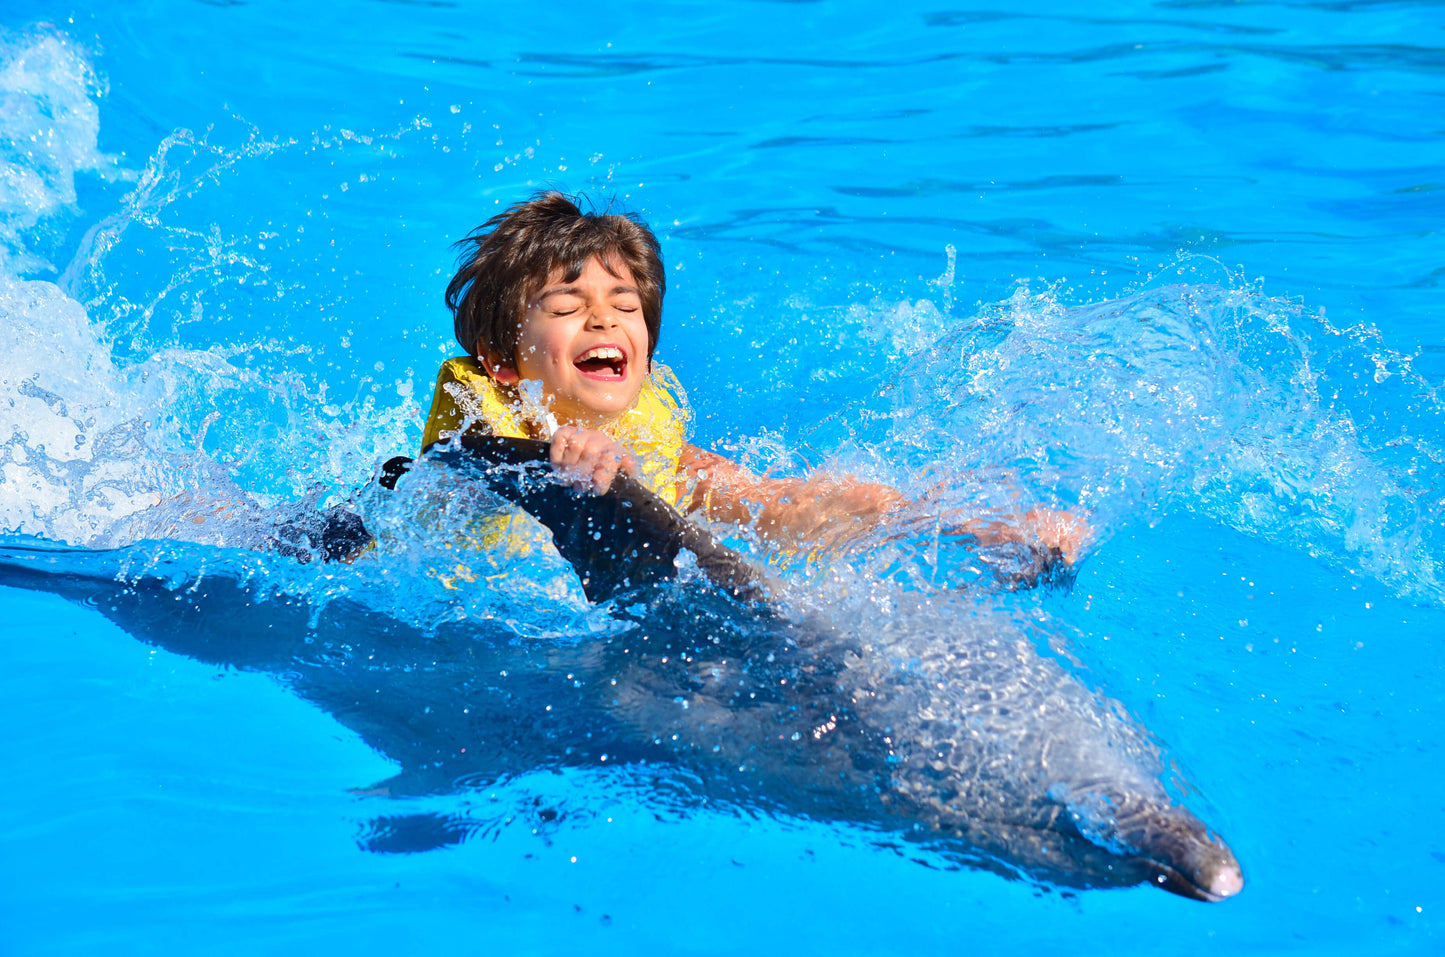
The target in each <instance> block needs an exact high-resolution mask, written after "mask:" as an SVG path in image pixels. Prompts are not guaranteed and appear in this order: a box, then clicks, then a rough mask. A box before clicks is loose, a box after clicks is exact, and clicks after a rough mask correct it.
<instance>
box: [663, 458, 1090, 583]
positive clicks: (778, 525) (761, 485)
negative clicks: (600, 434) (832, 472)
mask: <svg viewBox="0 0 1445 957" xmlns="http://www.w3.org/2000/svg"><path fill="white" fill-rule="evenodd" d="M680 468H681V469H682V471H683V475H684V476H685V478H686V479H687V480H688V481H689V482H690V483H693V495H692V500H691V501H690V502H689V503H688V508H687V510H688V511H698V510H701V511H702V512H703V513H704V514H706V515H707V517H708V518H711V519H713V520H715V521H721V522H731V523H734V524H739V525H743V524H751V525H753V527H754V528H756V529H757V532H758V534H759V535H760V536H761V537H762V538H764V539H767V540H769V541H774V542H778V543H781V544H791V545H821V546H824V547H828V546H833V545H840V544H842V543H844V542H846V541H848V540H849V539H850V538H853V537H854V536H856V535H859V534H862V533H864V532H867V531H869V530H871V529H872V528H874V527H875V526H877V525H878V524H879V523H880V522H882V521H883V519H884V518H885V517H886V516H888V515H889V514H890V513H894V512H898V511H900V510H902V509H903V508H904V507H905V506H907V505H908V504H910V503H909V501H908V500H907V499H906V498H905V497H904V495H903V493H902V492H900V491H898V490H897V489H896V488H893V487H892V486H890V485H880V484H878V483H876V482H859V481H858V480H856V479H854V478H852V477H851V476H841V477H833V476H828V475H813V476H810V477H809V478H807V479H772V478H765V477H763V476H760V475H756V474H754V473H752V472H750V471H748V470H747V469H745V468H743V467H742V466H741V465H738V464H737V463H736V462H733V461H731V460H729V459H726V458H723V457H722V456H721V455H717V454H714V453H712V452H706V451H703V450H702V449H699V448H697V447H696V446H693V445H688V446H684V448H683V454H682V461H681V463H680ZM950 527H951V528H952V529H953V530H954V531H956V532H959V533H962V534H965V535H969V536H972V537H973V538H975V539H977V540H978V542H979V543H980V544H983V545H998V544H1003V543H1007V542H1019V543H1022V544H1030V543H1032V542H1037V543H1040V544H1043V545H1045V546H1048V547H1052V548H1057V549H1058V550H1059V551H1060V552H1061V553H1062V554H1063V556H1064V560H1065V561H1067V562H1069V563H1070V564H1072V563H1073V562H1074V561H1075V560H1077V559H1078V557H1079V551H1080V549H1081V548H1082V547H1083V546H1084V544H1085V543H1086V542H1088V541H1089V539H1090V538H1091V537H1092V532H1091V530H1090V529H1089V525H1088V523H1087V522H1086V521H1085V520H1084V519H1083V518H1081V517H1079V516H1077V515H1074V514H1072V513H1069V512H1056V511H1052V510H1050V509H1033V510H1032V511H1029V512H1026V513H1024V514H1023V515H1020V516H1018V519H1017V521H1016V522H1006V521H998V520H991V519H980V518H971V519H960V520H959V521H958V522H957V523H952V524H951V526H950Z"/></svg>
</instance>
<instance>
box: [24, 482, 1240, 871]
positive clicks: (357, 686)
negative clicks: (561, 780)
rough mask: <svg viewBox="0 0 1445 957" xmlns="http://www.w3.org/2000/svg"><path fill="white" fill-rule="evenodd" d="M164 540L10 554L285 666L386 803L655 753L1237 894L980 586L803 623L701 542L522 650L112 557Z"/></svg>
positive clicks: (391, 832)
mask: <svg viewBox="0 0 1445 957" xmlns="http://www.w3.org/2000/svg"><path fill="white" fill-rule="evenodd" d="M548 494H551V493H550V492H549V493H548ZM578 501H585V498H584V497H579V498H578ZM631 508H632V506H623V510H624V511H628V510H629V509H631ZM644 524H646V523H644ZM633 532H634V533H637V534H641V536H642V539H643V540H645V539H646V535H647V533H648V529H647V528H643V529H642V530H641V532H640V533H638V532H637V530H636V529H634V530H633ZM587 540H591V537H590V536H587ZM628 540H629V541H633V542H634V543H635V542H636V541H637V539H636V538H633V539H628ZM674 544H675V543H674ZM693 544H694V545H696V544H697V542H694V543H693ZM704 545H705V543H704ZM699 547H702V546H699ZM144 548H145V546H135V547H133V549H131V550H121V551H118V552H109V553H99V552H91V553H83V552H77V551H68V550H59V549H53V548H33V549H26V548H23V547H17V546H12V547H9V548H5V549H0V583H3V584H7V585H13V586H19V587H27V588H38V589H44V590H47V591H51V592H55V593H58V594H61V595H63V596H65V597H67V598H70V599H73V600H77V601H81V602H83V603H85V604H86V605H88V606H90V607H93V608H95V609H97V610H98V611H100V612H101V613H102V614H104V615H105V616H106V617H108V618H110V619H112V620H113V621H115V622H116V623H117V624H119V625H120V626H121V627H122V628H124V629H125V630H127V631H128V632H130V633H131V634H133V635H135V636H137V637H138V638H140V639H141V640H143V641H146V642H149V643H152V644H155V645H159V646H162V647H165V648H167V649H170V650H172V651H176V652H179V653H182V654H185V655H188V656H190V657H193V658H197V659H199V660H203V661H208V662H217V663H224V664H227V665H231V666H234V667H237V668H242V669H247V670H258V671H264V672H268V673H271V674H277V675H281V674H284V675H285V681H286V683H287V685H288V687H290V688H291V689H292V690H294V691H295V692H296V693H297V694H299V695H301V696H303V697H305V698H307V699H309V700H311V701H313V702H315V703H316V704H317V705H319V706H320V707H322V708H323V709H325V710H326V711H328V712H329V713H331V714H332V715H334V716H335V717H336V718H337V719H338V720H339V721H341V722H342V723H343V724H345V725H347V726H349V727H351V728H353V729H354V730H356V731H357V732H358V733H359V734H360V735H361V736H362V737H363V738H364V739H365V740H366V741H367V742H368V743H369V744H370V745H371V746H372V747H374V748H376V749H377V750H378V751H380V752H381V753H383V754H385V755H386V756H387V757H389V758H391V759H392V760H394V761H396V762H398V763H399V764H400V765H401V768H402V770H401V772H400V773H399V774H398V775H397V776H396V777H394V778H392V779H391V780H389V781H387V782H383V783H382V785H379V786H378V787H377V789H376V790H377V791H381V792H384V793H387V794H390V795H392V796H397V797H402V796H413V795H422V794H434V793H444V792H451V791H455V790H457V789H458V788H459V787H460V786H461V785H458V783H457V782H459V781H465V782H467V784H466V785H465V786H468V787H485V786H486V785H487V784H488V783H490V782H493V781H496V780H497V779H499V778H501V777H503V776H506V775H509V774H514V773H519V772H523V771H527V770H532V769H536V768H543V767H558V766H583V767H587V766H592V767H596V766H603V765H604V764H608V765H616V764H633V765H641V764H644V763H646V764H649V765H652V766H659V765H663V766H670V767H675V768H680V769H683V770H685V771H688V772H690V775H691V777H692V778H693V779H694V780H695V781H696V782H698V783H697V785H696V786H697V787H700V788H703V789H705V790H706V791H707V792H708V794H709V795H711V796H713V797H717V798H721V799H725V800H730V801H735V802H739V803H745V804H750V805H764V806H771V807H774V808H776V809H777V810H780V811H783V812H786V813H794V814H801V815H806V816H808V817H811V818H815V819H824V820H834V821H839V822H848V823H854V824H859V825H863V826H866V827H870V828H877V829H881V830H885V831H890V832H895V833H900V834H902V835H903V836H904V837H906V838H907V839H909V840H912V841H916V842H920V843H922V844H925V845H928V846H930V847H932V848H934V849H935V850H936V851H938V852H939V853H942V854H944V855H947V856H950V857H952V858H955V859H958V860H961V861H964V862H967V863H969V864H971V865H974V866H981V867H986V868H990V869H993V870H998V871H1002V872H1005V873H1010V874H1014V875H1022V876H1026V877H1029V878H1032V879H1038V880H1044V881H1048V882H1052V883H1058V884H1064V885H1070V886H1079V887H1097V886H1123V885H1130V884H1136V883H1140V882H1145V881H1147V882H1150V883H1154V884H1156V885H1158V886H1161V887H1163V888H1165V889H1167V890H1170V891H1173V892H1175V893H1178V894H1182V895H1185V896H1188V897H1193V898H1196V899H1200V900H1219V899H1222V898H1225V897H1229V896H1231V895H1233V894H1234V893H1237V892H1238V891H1239V890H1240V889H1241V887H1242V886H1243V879H1242V877H1241V873H1240V869H1239V865H1238V863H1237V862H1236V861H1235V859H1234V857H1233V855H1232V854H1231V852H1230V851H1229V849H1228V848H1227V847H1226V846H1225V844H1224V843H1223V841H1221V840H1220V839H1219V838H1218V837H1216V836H1214V835H1213V834H1212V833H1210V832H1209V830H1208V829H1207V828H1206V827H1205V826H1204V825H1203V824H1202V823H1201V822H1200V821H1199V820H1198V819H1197V818H1196V817H1194V815H1192V814H1191V813H1190V812H1189V811H1188V810H1186V809H1185V808H1183V807H1182V806H1180V805H1179V804H1177V803H1175V802H1173V801H1172V800H1171V799H1170V797H1169V795H1168V793H1167V792H1166V790H1165V788H1164V786H1163V785H1162V783H1161V780H1160V776H1161V775H1160V772H1161V768H1160V759H1159V754H1158V749H1157V747H1156V746H1155V745H1154V743H1153V742H1152V740H1151V739H1150V737H1149V736H1148V734H1147V732H1145V731H1144V730H1143V729H1142V728H1140V727H1139V726H1138V725H1137V724H1135V723H1133V722H1132V721H1130V720H1129V719H1128V718H1126V717H1125V716H1123V715H1122V714H1121V711H1120V709H1119V708H1117V707H1116V706H1113V705H1111V704H1110V703H1109V702H1107V701H1104V700H1101V699H1100V698H1098V697H1097V696H1096V695H1094V694H1092V693H1091V692H1090V691H1089V690H1088V689H1086V688H1085V687H1084V686H1083V685H1082V684H1080V683H1079V682H1078V681H1077V680H1076V679H1075V678H1074V677H1073V676H1072V675H1071V674H1070V673H1069V672H1068V671H1066V670H1065V669H1064V668H1063V667H1062V666H1061V665H1060V664H1059V663H1058V662H1056V661H1055V660H1053V659H1052V658H1049V657H1045V656H1043V655H1041V654H1039V652H1038V651H1037V650H1036V648H1035V646H1034V643H1033V641H1032V640H1031V639H1030V638H1029V637H1028V636H1027V635H1025V634H1024V633H1022V632H1020V631H1018V630H1017V629H1016V628H1014V627H1013V626H1011V625H1010V624H1009V622H1008V621H1007V619H1006V618H1004V617H1002V616H999V615H997V614H994V613H990V612H989V611H988V610H987V609H986V608H985V607H983V606H981V605H978V604H976V603H975V602H974V601H973V600H972V599H968V598H965V597H964V596H960V595H952V596H950V595H948V594H938V593H932V594H927V593H916V594H910V593H908V592H899V593H897V595H896V596H895V601H894V604H893V606H892V607H891V608H889V609H888V610H887V612H886V614H885V613H884V612H883V611H880V610H878V608H877V606H876V603H874V602H868V601H856V602H849V601H847V600H840V601H839V602H838V603H835V604H834V605H833V606H832V607H831V608H829V609H827V610H825V611H823V612H814V613H810V614H802V613H795V614H791V615H789V614H784V613H782V612H780V611H779V609H778V608H777V607H775V606H774V605H772V604H770V603H769V602H766V601H751V602H749V601H739V600H738V599H737V597H735V596H736V594H737V593H738V592H740V591H743V590H745V589H751V588H753V587H754V586H755V585H756V583H755V582H752V581H751V580H744V579H746V578H747V576H746V575H740V573H739V572H738V570H737V568H736V567H732V566H730V565H729V564H728V562H727V561H726V555H723V557H722V558H721V559H719V557H718V555H716V554H713V555H711V556H710V557H709V556H708V555H704V556H703V558H704V559H705V561H711V562H712V563H713V565H714V566H719V565H720V566H721V567H722V569H723V570H722V571H721V572H719V573H716V574H714V575H713V577H714V579H715V580H717V579H721V580H723V581H724V583H725V587H723V588H718V587H717V586H715V585H709V584H707V583H706V582H703V581H693V582H690V583H684V584H673V585H670V586H667V587H661V588H657V587H654V588H650V589H647V590H645V591H644V592H641V593H639V596H640V598H641V600H640V601H637V602H633V603H632V604H629V605H628V606H627V607H628V608H629V609H631V610H622V609H619V610H617V611H615V616H616V617H619V618H622V619H626V620H630V621H631V623H632V624H633V625H634V627H631V628H627V629H617V630H615V631H613V632H612V633H610V634H607V635H604V636H600V637H593V638H587V639H583V640H579V641H576V642H565V643H558V642H532V643H519V642H517V641H516V640H515V639H514V638H513V637H512V636H511V635H510V634H509V633H505V632H503V631H501V629H499V628H497V627H496V626H494V625H489V624H488V623H485V622H476V623H462V624H454V625H450V626H446V627H444V628H442V629H441V630H440V631H438V632H436V633H431V634H428V633H423V632H422V631H420V630H418V629H416V628H414V627H412V626H409V625H407V624H404V623H402V622H399V621H396V620H394V619H390V618H387V617H385V616H379V615H378V614H377V613H376V612H375V611H373V610H371V609H368V608H364V607H361V606H359V605H356V604H352V603H349V602H347V601H333V602H331V603H329V604H327V605H326V606H325V607H324V608H322V609H320V611H319V612H318V611H317V610H316V609H314V608H312V607H310V606H309V605H307V604H306V603H305V602H303V601H300V600H296V599H287V598H279V597H272V598H268V599H265V600H260V599H258V596H257V594H256V593H255V590H254V588H253V586H251V585H248V584H247V583H245V582H244V581H243V580H242V579H241V578H240V577H235V576H228V575H226V574H225V573H221V574H214V573H212V574H208V575H207V577H205V578H203V579H199V580H194V581H190V582H188V583H185V584H184V585H183V587H177V583H176V582H175V581H174V580H172V579H171V577H170V576H168V575H161V574H149V575H147V574H142V575H139V576H135V575H124V574H120V575H118V574H117V571H118V570H119V569H121V568H124V567H125V566H126V565H127V564H128V563H130V562H131V561H132V560H133V559H134V557H135V556H134V555H127V552H128V551H135V550H137V549H139V550H142V551H143V550H144ZM655 550H657V549H654V551H655ZM660 550H661V551H662V552H664V553H665V552H666V551H667V550H668V547H666V543H663V547H661V548H660ZM672 550H673V551H674V552H675V548H674V549H672ZM704 551H706V549H705V548H704ZM724 551H725V550H724ZM640 552H641V553H643V554H644V557H647V556H648V555H650V554H652V552H650V551H649V550H648V548H640ZM638 553H639V550H637V549H635V550H634V551H633V554H634V556H635V555H636V554H638ZM569 557H572V558H573V560H574V562H575V561H578V559H577V558H576V557H575V556H571V555H569ZM614 557H615V556H614ZM600 564H601V565H606V564H607V563H606V561H601V563H600ZM198 566H199V562H198V563H197V566H196V567H198ZM714 570H716V568H715V569H714ZM602 571H603V576H602V577H603V578H604V579H608V580H611V581H617V580H619V578H618V576H617V575H616V574H612V573H611V572H608V570H607V569H606V568H603V569H602ZM613 571H615V569H614V570H613ZM633 571H634V572H635V571H636V569H635V568H634V569H633ZM584 574H585V571H584ZM623 577H626V576H623ZM642 577H646V576H642ZM739 582H742V584H741V585H740V584H739ZM729 592H731V593H732V594H729ZM620 604H621V603H619V605H620ZM940 635H946V640H942V639H940V637H939V636H940ZM393 824H395V822H393ZM434 824H435V826H434V827H431V828H428V827H427V826H425V822H422V823H421V825H420V826H419V825H418V822H417V821H411V822H410V824H409V825H407V826H400V827H397V826H391V827H389V828H382V829H381V830H379V831H378V832H377V833H376V834H375V835H374V838H375V840H374V841H373V846H375V847H376V848H377V849H416V848H419V847H424V846H434V845H435V844H438V843H445V842H447V841H449V840H455V839H457V835H459V834H462V833H465V830H466V822H465V821H464V820H461V821H436V822H434Z"/></svg>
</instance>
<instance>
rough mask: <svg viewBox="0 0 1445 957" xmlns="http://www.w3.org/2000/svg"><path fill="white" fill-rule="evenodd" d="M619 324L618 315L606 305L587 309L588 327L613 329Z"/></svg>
mask: <svg viewBox="0 0 1445 957" xmlns="http://www.w3.org/2000/svg"><path fill="white" fill-rule="evenodd" d="M616 325H617V317H616V316H614V315H613V314H612V310H611V309H608V308H607V307H606V306H604V305H596V306H593V307H592V308H591V309H589V310H588V311H587V328H588V329H611V328H613V327H615V326H616Z"/></svg>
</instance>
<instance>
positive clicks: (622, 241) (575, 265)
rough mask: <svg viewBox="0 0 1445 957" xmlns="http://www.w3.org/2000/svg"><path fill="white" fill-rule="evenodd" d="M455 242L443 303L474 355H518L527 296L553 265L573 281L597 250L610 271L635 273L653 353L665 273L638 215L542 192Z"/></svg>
mask: <svg viewBox="0 0 1445 957" xmlns="http://www.w3.org/2000/svg"><path fill="white" fill-rule="evenodd" d="M456 245H457V246H459V247H461V250H462V252H461V255H460V256H459V257H458V259H457V272H456V275H455V276H453V277H452V281H451V282H449V283H447V308H449V309H450V310H451V311H452V317H453V320H454V321H455V324H456V333H457V341H458V342H459V343H461V345H462V348H463V349H466V350H467V352H469V353H470V354H472V355H473V356H481V355H484V354H485V355H489V356H490V357H491V358H493V359H497V360H501V361H504V362H507V363H509V364H510V363H512V362H514V361H516V351H517V340H518V339H519V338H520V335H521V329H522V319H523V317H524V316H525V315H526V312H527V301H528V299H529V298H530V297H531V296H533V295H535V294H536V293H537V292H539V291H540V290H541V289H542V287H543V286H544V285H545V284H546V282H547V279H548V278H549V277H550V276H551V275H552V274H553V273H554V272H556V271H557V270H558V269H560V270H562V281H563V282H573V281H574V280H576V279H577V277H578V276H580V275H582V270H583V269H585V268H586V266H587V262H588V260H590V259H592V258H594V257H596V258H598V259H599V260H600V261H601V262H602V264H603V266H604V267H605V268H606V269H607V271H608V272H613V270H614V269H615V268H617V267H618V266H626V267H627V268H628V269H629V270H630V271H631V272H632V279H633V281H634V282H635V283H636V284H637V292H638V296H639V298H640V299H641V300H642V318H643V320H644V321H645V323H646V324H647V357H648V358H649V359H651V358H652V352H653V350H654V349H656V348H657V337H658V335H659V334H660V333H661V331H662V297H663V295H664V294H665V293H666V292H667V273H666V272H665V271H664V269H663V267H662V250H661V248H660V247H659V246H658V244H657V237H656V236H654V235H653V234H652V230H650V229H648V228H647V225H646V224H645V223H643V222H642V221H641V220H640V219H638V218H637V217H636V216H635V215H633V214H631V213H629V214H627V215H621V216H619V215H615V214H612V213H609V212H607V211H605V210H604V211H603V212H601V213H598V212H589V213H584V212H582V210H581V209H580V208H578V205H577V200H576V199H575V198H573V197H571V196H568V195H566V194H564V193H559V192H556V191H547V192H541V193H538V194H536V195H535V196H533V197H532V198H531V199H529V200H527V201H525V202H521V203H514V204H513V205H512V206H509V207H508V208H507V210H506V211H505V212H502V213H498V214H497V215H496V216H493V217H492V218H491V219H489V220H487V221H486V222H485V223H483V224H482V225H480V226H478V227H477V228H476V229H475V230H473V231H472V232H471V234H470V235H468V236H467V238H465V239H463V240H461V241H460V242H458V243H457V244H456ZM613 275H616V273H615V272H613Z"/></svg>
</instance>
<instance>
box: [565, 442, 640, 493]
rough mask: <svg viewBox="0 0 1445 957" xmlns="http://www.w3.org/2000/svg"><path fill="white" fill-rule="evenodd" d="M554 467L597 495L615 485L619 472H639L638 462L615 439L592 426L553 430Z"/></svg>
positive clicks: (573, 481)
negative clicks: (613, 483) (614, 481)
mask: <svg viewBox="0 0 1445 957" xmlns="http://www.w3.org/2000/svg"><path fill="white" fill-rule="evenodd" d="M550 458H551V461H552V468H553V469H555V470H556V471H557V473H558V474H559V475H561V476H562V477H563V478H565V479H567V480H569V481H570V482H571V483H572V486H573V488H576V489H577V490H578V491H591V492H594V493H596V494H598V495H601V494H603V493H604V492H606V491H607V490H608V489H609V488H611V487H612V480H613V479H615V478H616V477H617V473H618V472H627V473H629V474H636V472H637V462H636V460H635V459H633V457H632V456H631V455H629V454H628V453H627V450H626V449H624V448H623V447H622V446H621V445H620V444H619V443H618V442H617V441H616V440H615V439H613V438H612V437H610V436H608V435H607V434H606V433H603V432H597V431H595V430H593V429H579V428H576V427H574V426H570V425H564V426H562V427H561V428H560V429H558V430H557V431H556V432H554V433H553V434H552V444H551V447H550Z"/></svg>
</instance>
